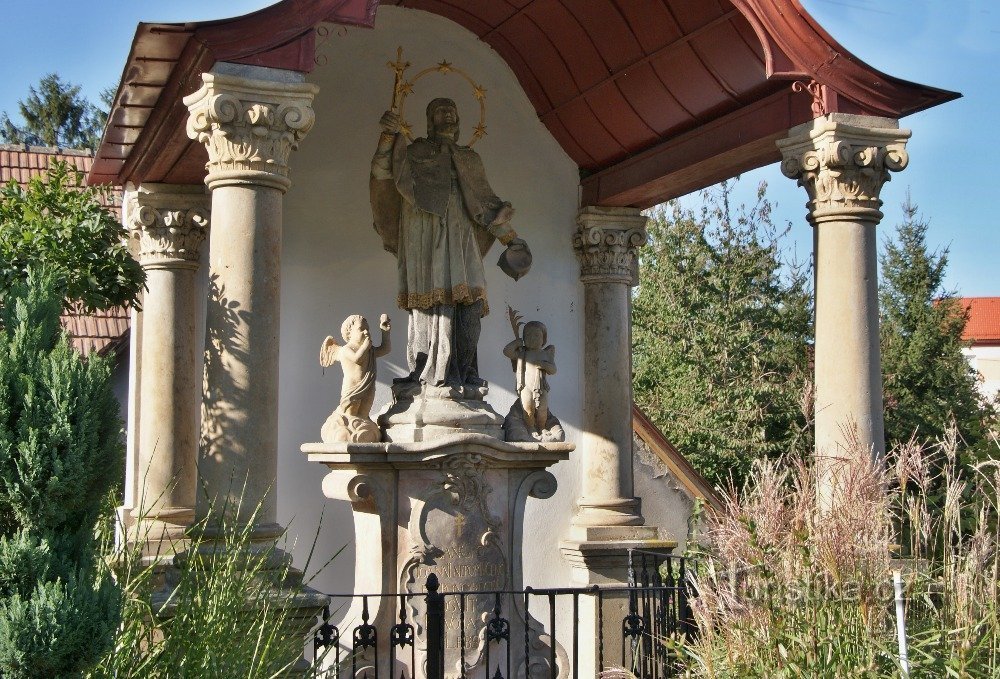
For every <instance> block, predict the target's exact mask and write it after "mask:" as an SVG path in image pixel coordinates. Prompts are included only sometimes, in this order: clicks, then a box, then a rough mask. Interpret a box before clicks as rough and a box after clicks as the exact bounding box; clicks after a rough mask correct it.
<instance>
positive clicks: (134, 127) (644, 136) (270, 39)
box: [89, 0, 960, 207]
mask: <svg viewBox="0 0 1000 679" xmlns="http://www.w3.org/2000/svg"><path fill="white" fill-rule="evenodd" d="M382 4H395V5H402V6H405V7H410V8H415V9H420V10H424V11H427V12H431V13H434V14H438V15H440V16H443V17H446V18H448V19H450V20H452V21H454V22H456V23H458V24H460V25H462V26H463V27H465V28H466V29H468V30H470V31H471V32H473V33H474V34H475V35H477V36H478V37H479V38H480V39H481V40H482V41H484V42H486V43H487V44H489V45H490V46H491V47H492V48H493V49H495V50H496V51H497V53H498V54H500V56H501V57H502V58H503V59H504V60H505V61H506V62H507V64H508V65H509V66H510V68H511V69H512V70H513V72H514V73H515V75H516V76H517V78H518V81H519V82H520V84H521V86H522V87H523V88H524V91H525V93H526V94H527V96H528V98H529V100H530V101H531V103H532V105H533V106H534V108H535V110H536V112H537V114H538V116H539V118H540V120H541V121H542V122H543V123H544V125H545V126H546V128H547V129H548V130H549V131H550V132H551V134H552V135H553V137H554V138H555V139H556V140H557V141H558V143H559V144H560V145H561V146H562V148H563V149H564V150H565V152H566V153H567V155H569V157H570V158H572V159H573V161H574V162H575V163H576V164H577V165H578V166H579V168H580V175H581V186H582V189H583V197H582V202H583V203H584V204H585V205H586V204H589V205H608V206H634V207H646V206H649V205H652V204H655V203H658V202H661V201H664V200H667V199H669V198H672V197H676V196H679V195H683V194H685V193H689V192H691V191H694V190H697V189H699V188H703V187H705V186H709V185H711V184H713V183H715V182H717V181H720V180H722V179H725V178H727V177H730V176H733V175H735V174H737V173H740V172H744V171H747V170H750V169H753V168H756V167H760V166H763V165H766V164H769V163H772V162H775V161H777V160H779V159H780V152H779V150H778V148H777V147H776V146H775V141H776V140H777V139H779V138H781V137H783V136H784V135H785V134H786V133H787V131H788V130H789V129H790V128H791V127H794V126H795V125H798V124H800V123H803V122H807V121H809V120H811V119H812V118H815V117H817V116H819V115H823V114H825V113H833V112H840V113H853V114H861V115H874V116H883V117H888V118H900V117H902V116H906V115H909V114H911V113H915V112H917V111H921V110H923V109H926V108H929V107H931V106H935V105H937V104H941V103H944V102H946V101H950V100H952V99H955V98H957V97H958V96H960V95H959V94H957V93H955V92H949V91H945V90H941V89H937V88H933V87H928V86H925V85H919V84H916V83H911V82H907V81H904V80H900V79H898V78H893V77H891V76H888V75H886V74H884V73H881V72H879V71H877V70H875V69H873V68H872V67H870V66H868V65H867V64H865V63H863V62H862V61H860V60H859V59H857V58H856V57H854V56H853V55H852V54H850V53H849V52H848V51H847V50H845V49H844V48H843V47H842V46H840V45H839V44H838V43H837V42H836V41H835V40H834V39H833V38H832V37H831V36H830V35H829V34H828V33H826V31H824V30H823V29H822V28H821V27H820V26H819V25H818V24H817V23H816V21H815V20H814V19H813V18H812V17H811V16H809V14H808V13H807V12H806V11H805V10H804V9H803V8H802V6H801V5H800V4H799V2H798V0H697V1H696V0H630V1H629V2H624V3H623V2H615V0H582V1H579V2H572V3H567V2H561V1H560V0H496V1H493V2H476V3H469V2H464V1H463V0H384V2H383V3H382ZM378 5H379V0H281V2H278V3H276V4H274V5H272V6H270V7H267V8H265V9H262V10H260V11H258V12H254V13H252V14H248V15H246V16H243V17H236V18H231V19H222V20H218V21H209V22H197V23H183V24H152V23H142V24H139V26H138V28H137V30H136V35H135V38H134V40H133V43H132V49H131V52H130V54H129V57H128V61H127V63H126V65H125V69H124V72H123V74H122V79H121V83H120V84H119V87H118V91H117V93H116V95H115V99H114V106H113V108H112V111H111V115H110V118H109V121H108V126H107V128H106V130H105V134H104V138H103V140H102V143H101V146H100V148H99V150H98V153H97V158H96V160H95V162H94V165H93V168H92V170H91V172H90V175H89V181H90V182H91V183H113V184H117V185H122V184H124V183H126V182H133V183H140V182H164V183H171V184H195V183H200V182H201V181H202V180H203V179H204V176H205V161H206V160H207V157H206V153H205V149H204V147H203V146H202V145H201V144H198V143H196V142H194V141H192V140H190V139H189V138H188V136H187V134H186V133H185V123H186V119H187V109H186V108H185V107H184V105H183V104H182V103H181V98H182V97H183V96H184V95H186V94H189V93H191V92H193V91H194V90H196V89H197V88H198V87H199V86H200V82H201V81H200V77H201V73H203V72H206V71H208V70H210V69H211V68H212V66H213V65H214V64H215V63H216V62H220V61H228V62H236V63H244V64H253V65H260V66H271V67H275V68H283V69H289V70H293V71H298V72H303V73H307V72H309V71H311V70H312V69H313V68H315V67H316V42H317V27H319V26H320V25H321V24H323V23H335V24H342V25H348V26H360V27H372V26H374V22H375V13H376V11H377V9H378ZM795 83H798V84H797V85H796V84H795Z"/></svg>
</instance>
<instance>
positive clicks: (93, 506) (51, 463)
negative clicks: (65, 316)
mask: <svg viewBox="0 0 1000 679" xmlns="http://www.w3.org/2000/svg"><path fill="white" fill-rule="evenodd" d="M61 309H62V290H61V289H60V288H59V287H58V286H57V285H56V284H55V283H54V281H53V279H52V278H51V277H41V276H36V275H35V274H30V275H29V276H28V279H27V281H19V282H16V283H15V284H14V285H13V286H12V287H11V289H10V290H9V291H8V294H7V295H6V296H5V298H4V301H3V307H2V309H0V677H3V678H4V679H21V678H24V679H27V678H28V677H31V678H33V679H38V678H46V677H65V676H73V675H75V674H77V673H79V672H80V671H81V670H83V669H86V668H87V667H89V666H90V665H92V664H93V663H94V662H95V661H96V660H97V659H98V658H99V656H100V655H101V653H103V652H104V651H105V650H106V649H107V648H109V646H110V644H111V643H112V640H113V633H114V630H115V628H116V626H117V622H118V618H119V604H120V601H119V599H120V597H119V593H118V590H117V588H116V587H115V585H114V583H113V582H112V580H111V579H110V578H109V577H107V576H106V575H105V574H104V571H103V569H102V568H101V567H100V563H99V561H98V559H99V557H98V556H97V553H96V547H95V545H94V544H93V541H94V538H93V534H94V528H95V525H96V523H97V520H98V518H99V515H100V511H101V507H102V504H103V499H104V497H105V496H106V494H107V492H108V490H109V488H110V487H111V485H112V484H113V483H114V482H115V481H116V480H117V479H118V478H119V476H120V474H121V471H122V464H121V462H122V449H121V422H120V419H119V415H118V404H117V402H116V401H115V399H114V396H113V394H112V391H111V386H110V376H111V367H110V364H109V363H108V362H107V361H105V360H103V359H101V358H96V357H93V358H91V359H89V360H84V359H82V358H81V357H80V355H79V354H78V353H77V352H76V351H74V350H73V349H72V347H71V346H70V344H69V342H68V340H67V339H66V337H65V336H64V335H63V333H62V332H61V328H60V325H59V313H60V311H61Z"/></svg>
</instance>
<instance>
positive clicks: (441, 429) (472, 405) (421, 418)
mask: <svg viewBox="0 0 1000 679" xmlns="http://www.w3.org/2000/svg"><path fill="white" fill-rule="evenodd" d="M433 389H434V388H433V387H431V388H430V390H433ZM428 391H429V389H428V388H427V387H424V388H423V389H422V390H421V392H420V393H417V394H415V395H412V396H407V397H403V398H398V399H397V400H396V401H395V403H393V404H392V405H391V406H389V407H388V408H387V409H386V411H385V412H384V413H382V414H381V415H379V417H378V426H379V429H380V430H382V432H384V433H383V438H384V439H385V440H386V441H394V442H396V443H415V442H416V443H419V442H421V441H430V440H433V439H437V438H439V437H441V436H454V435H457V434H483V435H484V436H492V437H493V438H497V439H503V417H502V416H501V415H500V414H499V413H497V412H496V411H495V410H493V408H492V406H490V404H489V403H487V402H486V401H484V400H483V398H482V396H479V397H476V398H447V397H442V396H437V395H435V394H433V393H428Z"/></svg>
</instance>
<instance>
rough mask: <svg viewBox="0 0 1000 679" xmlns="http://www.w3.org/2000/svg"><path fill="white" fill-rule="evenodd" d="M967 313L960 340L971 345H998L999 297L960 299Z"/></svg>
mask: <svg viewBox="0 0 1000 679" xmlns="http://www.w3.org/2000/svg"><path fill="white" fill-rule="evenodd" d="M958 302H959V304H961V305H962V306H963V307H964V308H965V309H966V310H967V311H968V313H969V320H968V322H967V323H966V324H965V331H964V332H963V333H962V339H964V340H966V341H968V342H972V343H973V344H1000V297H960V298H959V299H958Z"/></svg>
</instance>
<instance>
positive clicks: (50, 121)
mask: <svg viewBox="0 0 1000 679" xmlns="http://www.w3.org/2000/svg"><path fill="white" fill-rule="evenodd" d="M28 92H29V94H28V97H27V99H23V100H21V101H19V102H18V110H19V111H20V114H21V118H22V120H23V121H24V122H23V124H22V125H15V124H14V122H13V121H11V119H10V116H9V115H8V114H7V113H6V112H4V113H3V114H0V139H2V140H3V141H5V142H10V143H13V144H31V145H35V146H61V147H64V148H90V149H96V148H97V146H98V144H99V143H100V141H101V132H102V131H103V130H104V124H105V123H106V122H107V118H108V114H107V112H106V111H104V110H102V109H99V108H98V107H96V106H94V105H93V104H92V103H90V102H89V101H88V100H87V99H86V97H81V96H80V86H79V85H73V84H72V83H68V82H63V80H62V79H60V78H59V76H58V75H57V74H55V73H49V74H48V75H46V76H45V77H43V78H42V79H41V80H40V81H39V83H38V86H37V87H29V88H28ZM101 97H102V100H104V102H105V104H106V103H107V100H106V99H105V97H104V93H103V92H102V93H101Z"/></svg>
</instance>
